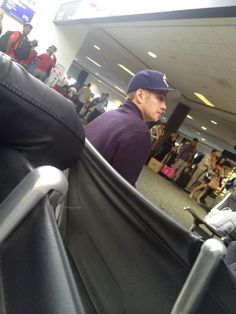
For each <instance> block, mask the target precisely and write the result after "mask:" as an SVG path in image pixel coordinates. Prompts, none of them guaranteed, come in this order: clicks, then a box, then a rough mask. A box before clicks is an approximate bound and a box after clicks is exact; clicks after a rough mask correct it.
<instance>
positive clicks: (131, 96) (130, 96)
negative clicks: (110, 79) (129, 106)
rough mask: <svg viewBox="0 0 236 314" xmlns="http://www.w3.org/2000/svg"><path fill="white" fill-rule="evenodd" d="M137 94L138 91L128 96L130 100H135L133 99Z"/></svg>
mask: <svg viewBox="0 0 236 314" xmlns="http://www.w3.org/2000/svg"><path fill="white" fill-rule="evenodd" d="M135 93H136V91H135V92H131V93H128V94H127V98H128V99H130V100H133V99H134V96H135Z"/></svg>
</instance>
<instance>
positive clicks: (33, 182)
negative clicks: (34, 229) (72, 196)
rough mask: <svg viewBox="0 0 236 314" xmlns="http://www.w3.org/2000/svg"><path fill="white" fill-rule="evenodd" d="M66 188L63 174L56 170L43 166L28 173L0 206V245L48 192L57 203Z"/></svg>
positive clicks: (66, 184)
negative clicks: (53, 193)
mask: <svg viewBox="0 0 236 314" xmlns="http://www.w3.org/2000/svg"><path fill="white" fill-rule="evenodd" d="M67 188H68V183H67V180H66V178H65V176H64V174H63V173H62V172H61V171H60V170H58V169H57V168H54V167H51V166H43V167H39V168H37V169H34V170H32V171H30V172H29V173H28V174H27V175H26V176H25V178H24V179H23V180H22V181H21V182H20V183H19V184H18V185H17V186H16V188H15V189H14V190H13V191H12V192H11V193H10V194H9V196H8V197H7V198H6V199H5V200H4V201H3V202H2V204H1V205H0V244H1V243H3V241H4V240H5V239H6V238H7V237H8V236H9V234H10V233H11V232H12V231H13V230H14V229H15V228H16V226H17V225H19V223H20V222H21V221H22V220H23V219H24V218H25V217H26V216H27V214H29V212H30V211H31V210H32V209H33V208H34V206H35V205H36V204H37V203H38V202H39V201H40V200H41V199H42V198H43V197H44V196H45V195H46V194H48V192H50V191H52V190H53V191H55V192H57V193H55V195H56V196H54V202H55V198H57V202H59V201H60V200H61V199H62V198H63V197H64V196H65V194H66V192H67Z"/></svg>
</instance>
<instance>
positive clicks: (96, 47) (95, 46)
mask: <svg viewBox="0 0 236 314" xmlns="http://www.w3.org/2000/svg"><path fill="white" fill-rule="evenodd" d="M93 47H94V48H95V49H97V50H100V49H101V48H100V47H98V46H97V45H93Z"/></svg>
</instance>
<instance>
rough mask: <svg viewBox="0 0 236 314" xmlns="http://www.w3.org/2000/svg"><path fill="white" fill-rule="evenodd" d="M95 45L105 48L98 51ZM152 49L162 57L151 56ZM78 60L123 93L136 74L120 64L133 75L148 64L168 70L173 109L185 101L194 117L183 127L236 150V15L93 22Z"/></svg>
mask: <svg viewBox="0 0 236 314" xmlns="http://www.w3.org/2000/svg"><path fill="white" fill-rule="evenodd" d="M94 44H96V45H97V46H99V47H100V48H101V49H100V50H97V49H95V48H94V47H93V45H94ZM148 51H152V52H154V53H155V54H156V55H157V58H156V59H153V58H151V57H150V56H149V55H148V54H147V52H148ZM86 56H88V57H90V58H92V59H94V60H95V61H96V62H98V63H99V64H101V65H102V67H97V66H96V65H94V64H93V63H91V62H90V61H89V60H88V59H86ZM76 58H77V62H78V63H79V64H80V65H81V66H82V67H83V68H85V69H87V71H88V72H90V73H92V74H95V73H99V79H101V80H103V81H104V82H106V83H107V84H109V85H110V86H115V85H116V86H118V87H119V88H121V89H122V90H124V91H125V90H126V87H127V84H128V81H129V79H130V78H131V76H130V75H129V74H128V73H126V72H125V71H123V70H122V69H121V68H120V67H118V65H117V64H118V63H121V64H123V65H125V66H126V67H127V68H129V69H130V70H131V71H132V72H134V73H135V72H137V71H139V70H142V69H145V68H152V69H156V70H160V71H163V72H165V73H166V75H167V78H168V81H169V83H170V85H172V86H174V87H175V88H176V89H177V90H178V91H179V92H176V93H174V94H173V95H172V96H170V99H169V107H170V111H171V107H173V105H172V104H173V103H176V102H182V103H184V104H186V105H188V106H189V107H190V108H191V112H190V114H191V116H192V117H193V118H194V119H193V120H190V119H187V118H186V119H185V122H184V124H183V126H182V127H181V130H182V131H183V132H184V133H185V134H189V136H194V137H196V136H197V134H196V132H200V133H201V135H200V136H198V137H200V138H201V137H203V138H205V139H206V142H207V143H209V144H210V145H211V146H214V145H215V146H216V147H218V148H219V147H221V149H228V150H231V151H232V152H235V151H234V149H233V147H234V146H235V145H236V135H235V134H236V127H235V125H236V18H212V19H191V20H186V19H185V20H168V21H163V20H162V21H148V22H129V23H127V22H126V23H125V22H122V23H110V24H100V25H93V26H92V27H91V31H90V32H89V34H88V36H87V38H86V40H85V41H84V43H83V45H82V47H81V48H80V50H79V52H78V55H77V57H76ZM95 75H96V74H95ZM195 91H196V92H199V93H201V94H203V95H205V96H206V97H207V98H208V99H209V100H210V101H211V102H212V103H213V104H214V105H215V108H210V107H207V106H205V105H204V104H203V103H201V101H200V100H199V99H198V98H197V97H196V96H195V95H194V94H193V92H195ZM210 120H215V121H217V122H218V125H214V124H212V123H211V122H210ZM201 126H205V127H207V131H203V130H201Z"/></svg>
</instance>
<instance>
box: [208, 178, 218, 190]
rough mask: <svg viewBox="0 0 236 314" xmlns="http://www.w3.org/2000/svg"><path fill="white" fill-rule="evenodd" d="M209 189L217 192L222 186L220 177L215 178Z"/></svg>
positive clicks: (209, 184)
mask: <svg viewBox="0 0 236 314" xmlns="http://www.w3.org/2000/svg"><path fill="white" fill-rule="evenodd" d="M208 186H209V188H211V189H213V190H217V189H218V188H219V186H220V178H219V177H213V178H212V179H211V181H210V182H209V183H208Z"/></svg>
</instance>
